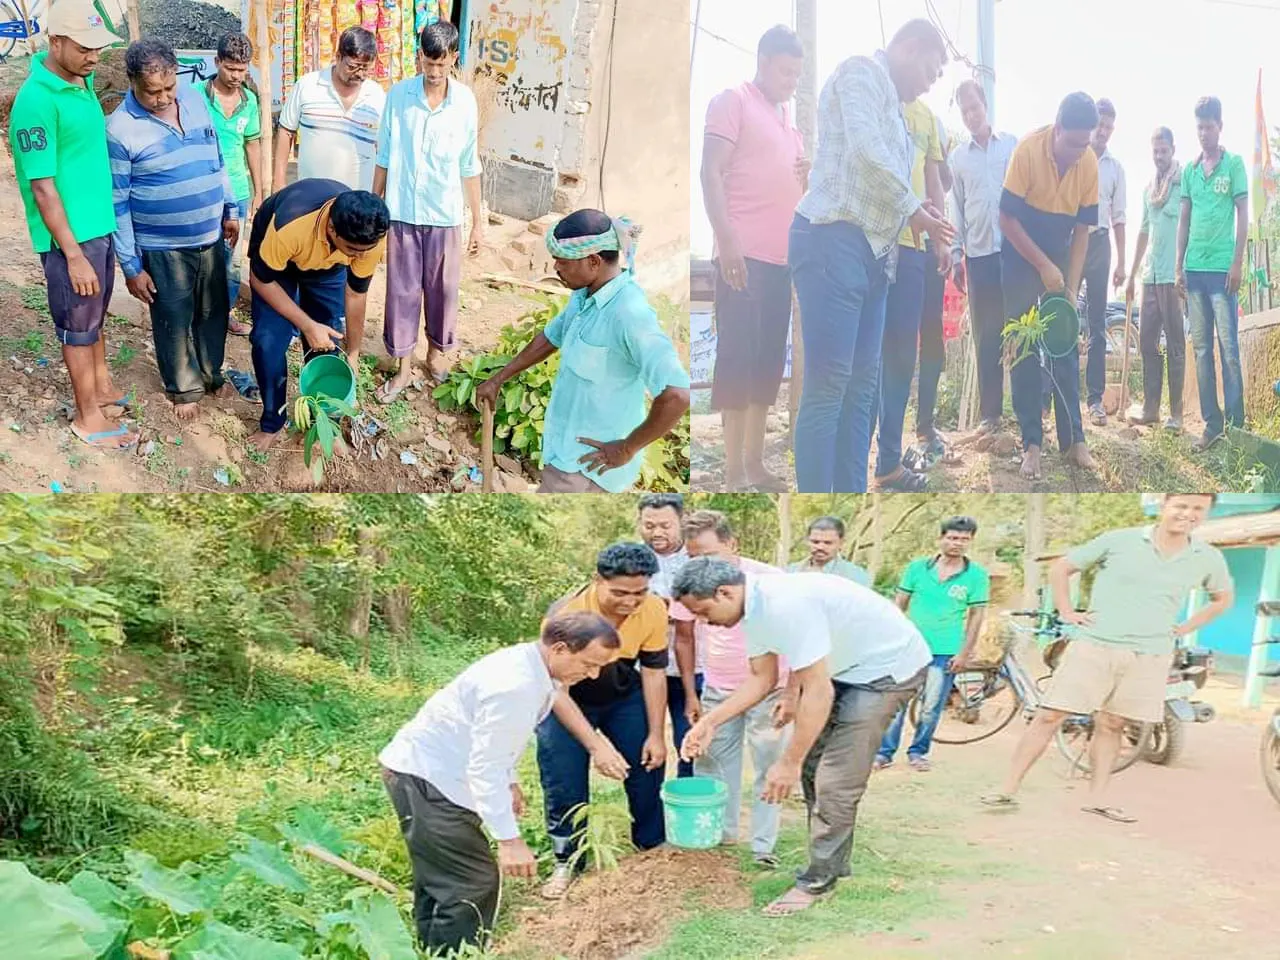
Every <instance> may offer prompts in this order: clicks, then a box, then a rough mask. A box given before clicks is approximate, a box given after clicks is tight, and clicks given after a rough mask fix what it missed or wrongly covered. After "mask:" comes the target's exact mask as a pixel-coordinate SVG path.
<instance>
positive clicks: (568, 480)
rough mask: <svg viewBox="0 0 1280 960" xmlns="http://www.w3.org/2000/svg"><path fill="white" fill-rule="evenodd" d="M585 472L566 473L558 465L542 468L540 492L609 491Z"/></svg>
mask: <svg viewBox="0 0 1280 960" xmlns="http://www.w3.org/2000/svg"><path fill="white" fill-rule="evenodd" d="M607 492H608V491H607V490H605V488H604V487H602V486H600V484H598V483H596V482H595V481H594V480H592V479H591V478H590V477H588V476H587V475H586V474H585V473H565V472H564V471H563V470H561V469H559V468H558V467H543V468H542V483H541V484H539V486H538V493H607Z"/></svg>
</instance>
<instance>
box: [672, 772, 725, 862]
mask: <svg viewBox="0 0 1280 960" xmlns="http://www.w3.org/2000/svg"><path fill="white" fill-rule="evenodd" d="M728 805H729V788H728V787H727V786H726V785H725V784H724V782H723V781H720V780H716V779H714V778H712V777H681V778H680V779H678V780H668V781H667V782H666V783H664V784H663V785H662V815H663V819H664V821H665V823H666V828H667V843H669V844H671V845H672V846H673V847H680V848H681V849H683V850H710V849H712V848H713V847H716V846H719V844H720V841H721V839H722V838H723V837H724V814H725V810H726V809H727V807H728Z"/></svg>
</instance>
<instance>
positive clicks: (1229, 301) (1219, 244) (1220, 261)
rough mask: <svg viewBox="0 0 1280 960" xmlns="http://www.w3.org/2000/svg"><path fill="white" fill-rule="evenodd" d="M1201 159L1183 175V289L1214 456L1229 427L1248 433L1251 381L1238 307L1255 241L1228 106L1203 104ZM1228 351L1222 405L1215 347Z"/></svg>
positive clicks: (1199, 108) (1199, 112)
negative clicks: (1228, 131)
mask: <svg viewBox="0 0 1280 960" xmlns="http://www.w3.org/2000/svg"><path fill="white" fill-rule="evenodd" d="M1196 135H1197V136H1198V137H1199V138H1200V151H1201V152H1200V156H1198V157H1196V159H1195V160H1193V161H1192V162H1191V163H1189V164H1187V166H1186V169H1185V170H1183V171H1182V211H1181V215H1180V216H1179V219H1178V253H1177V258H1178V259H1177V264H1176V265H1177V275H1176V280H1175V282H1176V284H1177V288H1178V291H1179V292H1180V293H1182V294H1183V295H1184V296H1186V298H1187V317H1188V319H1189V320H1190V321H1191V344H1192V346H1193V347H1194V348H1195V362H1196V387H1197V388H1198V389H1199V391H1200V415H1201V416H1202V417H1203V418H1204V435H1203V436H1202V437H1201V438H1200V439H1199V440H1198V441H1196V444H1195V449H1196V451H1202V450H1207V449H1208V448H1209V447H1210V446H1211V445H1212V444H1214V443H1216V442H1217V441H1218V440H1219V439H1220V438H1221V437H1222V435H1223V433H1224V432H1225V429H1226V425H1230V426H1233V427H1243V426H1244V374H1243V372H1242V370H1241V367H1240V338H1239V325H1240V317H1239V312H1240V308H1239V301H1238V300H1237V294H1239V292H1240V281H1241V278H1242V277H1243V275H1244V252H1245V245H1246V242H1247V241H1248V239H1249V178H1248V177H1247V176H1246V175H1245V172H1244V160H1242V159H1241V158H1240V157H1239V156H1238V155H1237V154H1234V153H1228V152H1227V151H1226V150H1224V149H1223V148H1222V145H1221V144H1220V143H1219V142H1218V138H1219V137H1220V136H1221V135H1222V102H1221V101H1220V100H1218V98H1217V97H1204V98H1203V99H1201V100H1200V102H1199V103H1197V104H1196ZM1215 339H1216V340H1217V341H1218V344H1219V348H1220V349H1221V351H1222V357H1221V362H1222V398H1223V405H1224V406H1225V407H1226V411H1225V413H1226V425H1224V423H1223V412H1224V411H1223V410H1222V408H1220V407H1219V406H1218V377H1217V373H1216V371H1215V369H1214V363H1213V342H1214V340H1215Z"/></svg>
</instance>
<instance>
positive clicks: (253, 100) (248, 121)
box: [199, 33, 263, 337]
mask: <svg viewBox="0 0 1280 960" xmlns="http://www.w3.org/2000/svg"><path fill="white" fill-rule="evenodd" d="M252 59H253V46H252V45H251V44H250V43H249V38H248V37H246V36H245V35H244V34H243V33H228V34H227V35H226V36H225V37H223V38H222V39H221V40H219V41H218V53H217V55H216V56H215V57H214V58H213V62H214V65H215V66H216V67H217V68H218V73H217V75H216V76H215V77H213V78H212V79H210V80H207V81H205V82H204V83H202V84H200V86H199V90H200V93H201V94H202V95H203V96H204V99H205V102H207V103H208V104H209V116H210V117H211V118H212V119H213V128H214V129H215V130H216V131H217V132H218V145H219V146H220V147H221V148H222V162H223V163H225V164H226V167H227V177H228V178H229V179H230V180H231V189H232V191H233V192H234V193H235V197H236V203H237V204H238V205H239V212H240V222H241V223H242V224H245V229H243V230H241V233H242V234H243V235H245V236H246V237H247V236H248V234H249V229H248V226H249V224H251V223H252V220H251V218H252V216H253V214H254V213H256V212H257V210H258V207H260V206H261V205H262V199H263V180H262V119H261V115H260V114H259V112H258V96H257V94H256V93H255V92H254V91H253V89H251V87H250V86H249V83H250V81H249V61H250V60H252ZM223 246H224V247H225V248H226V253H227V303H229V304H230V305H231V307H232V308H233V309H234V308H235V305H236V303H237V302H238V301H239V299H240V257H239V256H238V253H237V251H238V250H239V244H238V243H237V244H236V246H234V247H233V246H231V244H228V243H224V244H223ZM227 329H228V330H229V331H230V332H231V333H234V334H235V335H237V336H241V337H243V336H248V334H249V325H248V324H247V323H245V322H244V321H242V320H236V319H232V321H231V323H230V324H229V325H228V327H227Z"/></svg>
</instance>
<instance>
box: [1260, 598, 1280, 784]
mask: <svg viewBox="0 0 1280 960" xmlns="http://www.w3.org/2000/svg"><path fill="white" fill-rule="evenodd" d="M1258 612H1259V613H1263V614H1266V615H1267V616H1276V615H1278V614H1280V603H1277V602H1276V601H1267V600H1264V601H1262V602H1261V603H1259V604H1258ZM1262 643H1263V644H1268V645H1269V644H1272V643H1280V637H1274V636H1273V637H1269V638H1267V639H1266V640H1263V641H1262ZM1258 675H1259V676H1261V677H1280V664H1274V665H1272V666H1269V667H1264V668H1263V669H1262V670H1260V671H1259V673H1258ZM1258 758H1259V760H1261V761H1262V782H1263V783H1265V784H1266V785H1267V789H1268V790H1269V791H1271V796H1272V797H1274V798H1275V801H1276V803H1280V707H1277V708H1276V711H1275V713H1273V714H1271V719H1270V720H1268V721H1267V725H1266V727H1265V728H1264V729H1263V731H1262V745H1261V747H1260V749H1259V751H1258Z"/></svg>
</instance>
